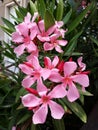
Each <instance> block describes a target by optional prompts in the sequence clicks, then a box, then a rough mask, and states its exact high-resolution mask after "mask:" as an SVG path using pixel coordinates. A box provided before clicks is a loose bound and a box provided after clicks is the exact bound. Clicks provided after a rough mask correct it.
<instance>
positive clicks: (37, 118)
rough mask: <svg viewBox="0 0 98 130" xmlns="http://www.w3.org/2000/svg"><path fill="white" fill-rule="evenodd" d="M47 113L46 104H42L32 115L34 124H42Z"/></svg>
mask: <svg viewBox="0 0 98 130" xmlns="http://www.w3.org/2000/svg"><path fill="white" fill-rule="evenodd" d="M47 114H48V108H47V105H42V106H41V107H40V108H39V109H38V110H37V111H36V112H35V113H34V115H33V123H34V124H43V123H45V121H46V118H47Z"/></svg>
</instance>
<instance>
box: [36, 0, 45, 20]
mask: <svg viewBox="0 0 98 130" xmlns="http://www.w3.org/2000/svg"><path fill="white" fill-rule="evenodd" d="M37 7H38V12H39V14H40V15H41V17H42V18H44V14H45V10H46V5H45V2H44V0H37Z"/></svg>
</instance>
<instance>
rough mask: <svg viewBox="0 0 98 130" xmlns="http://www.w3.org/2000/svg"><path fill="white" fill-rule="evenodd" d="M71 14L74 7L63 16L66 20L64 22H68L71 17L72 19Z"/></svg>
mask: <svg viewBox="0 0 98 130" xmlns="http://www.w3.org/2000/svg"><path fill="white" fill-rule="evenodd" d="M71 14H72V9H70V11H69V12H68V13H67V14H66V15H65V17H64V18H63V22H64V24H66V23H67V22H68V21H69V19H70V17H71Z"/></svg>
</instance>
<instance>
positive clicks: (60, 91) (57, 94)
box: [48, 85, 67, 98]
mask: <svg viewBox="0 0 98 130" xmlns="http://www.w3.org/2000/svg"><path fill="white" fill-rule="evenodd" d="M66 94H67V92H66V90H65V88H64V87H62V85H57V86H55V87H54V88H53V90H52V91H51V92H50V93H49V94H48V96H50V97H51V98H63V97H65V96H66Z"/></svg>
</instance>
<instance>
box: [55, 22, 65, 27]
mask: <svg viewBox="0 0 98 130" xmlns="http://www.w3.org/2000/svg"><path fill="white" fill-rule="evenodd" d="M55 24H56V26H57V27H58V28H60V27H62V26H63V25H64V23H63V21H56V22H55Z"/></svg>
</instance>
